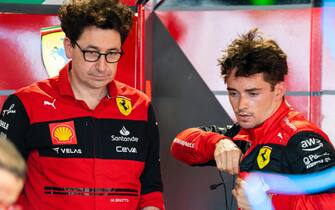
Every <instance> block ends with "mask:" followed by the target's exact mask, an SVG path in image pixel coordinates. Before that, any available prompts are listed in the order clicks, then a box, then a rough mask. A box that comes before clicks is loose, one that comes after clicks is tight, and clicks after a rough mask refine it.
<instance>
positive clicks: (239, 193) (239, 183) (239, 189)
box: [232, 178, 251, 210]
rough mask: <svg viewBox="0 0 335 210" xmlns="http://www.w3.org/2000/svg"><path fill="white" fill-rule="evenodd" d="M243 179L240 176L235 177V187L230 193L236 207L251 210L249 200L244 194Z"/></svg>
mask: <svg viewBox="0 0 335 210" xmlns="http://www.w3.org/2000/svg"><path fill="white" fill-rule="evenodd" d="M244 183H245V181H243V180H242V179H241V178H237V180H236V183H235V188H234V189H233V191H232V194H233V195H234V197H235V198H236V201H237V207H238V208H240V209H241V210H251V207H250V204H249V201H248V199H247V197H246V195H245V194H244V189H243V186H244Z"/></svg>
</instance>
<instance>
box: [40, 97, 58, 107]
mask: <svg viewBox="0 0 335 210" xmlns="http://www.w3.org/2000/svg"><path fill="white" fill-rule="evenodd" d="M55 101H56V99H54V100H53V101H52V102H50V101H44V103H43V105H46V106H52V107H53V108H54V109H56V106H55Z"/></svg>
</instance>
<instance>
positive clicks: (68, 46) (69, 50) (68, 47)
mask: <svg viewBox="0 0 335 210" xmlns="http://www.w3.org/2000/svg"><path fill="white" fill-rule="evenodd" d="M63 44H64V49H65V55H66V57H67V58H68V59H72V55H73V50H74V49H73V45H72V43H71V40H70V39H69V38H68V37H65V38H64V41H63Z"/></svg>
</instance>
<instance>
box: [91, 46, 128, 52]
mask: <svg viewBox="0 0 335 210" xmlns="http://www.w3.org/2000/svg"><path fill="white" fill-rule="evenodd" d="M87 48H91V49H94V50H96V51H98V52H100V49H99V47H96V46H94V45H88V46H87V47H85V49H87ZM112 51H114V52H115V51H117V52H120V51H122V50H121V49H117V48H111V49H108V50H107V51H106V52H112Z"/></svg>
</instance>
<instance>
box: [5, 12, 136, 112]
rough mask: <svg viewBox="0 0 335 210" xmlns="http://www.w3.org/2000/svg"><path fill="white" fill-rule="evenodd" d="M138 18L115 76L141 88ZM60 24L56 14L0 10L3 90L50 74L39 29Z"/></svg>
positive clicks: (16, 87)
mask: <svg viewBox="0 0 335 210" xmlns="http://www.w3.org/2000/svg"><path fill="white" fill-rule="evenodd" d="M136 21H137V18H136V17H135V18H134V24H133V28H132V31H131V32H130V33H129V36H128V38H127V40H126V42H125V43H124V45H123V50H124V52H125V54H124V56H123V57H122V59H121V61H120V63H119V65H118V73H117V75H116V79H117V80H120V81H122V82H125V83H127V84H129V85H130V86H133V87H136V88H138V87H139V84H138V83H139V80H138V78H137V77H138V75H139V73H138V72H137V71H138V69H137V68H136V63H135V59H136V53H137V51H136V47H137V38H136V37H137V25H138V24H137V22H136ZM58 24H59V20H58V17H57V16H56V15H31V14H0V46H2V48H1V50H0V58H1V67H2V68H1V74H0V90H15V89H18V88H20V87H23V86H26V85H29V84H31V83H33V82H36V81H38V80H43V79H46V78H47V72H46V70H45V68H44V65H43V61H42V53H41V34H40V30H41V28H45V27H49V26H54V25H58ZM0 105H1V106H2V103H1V101H0Z"/></svg>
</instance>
